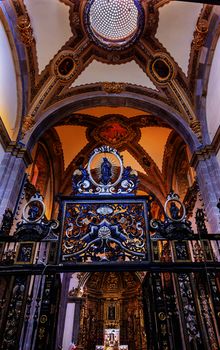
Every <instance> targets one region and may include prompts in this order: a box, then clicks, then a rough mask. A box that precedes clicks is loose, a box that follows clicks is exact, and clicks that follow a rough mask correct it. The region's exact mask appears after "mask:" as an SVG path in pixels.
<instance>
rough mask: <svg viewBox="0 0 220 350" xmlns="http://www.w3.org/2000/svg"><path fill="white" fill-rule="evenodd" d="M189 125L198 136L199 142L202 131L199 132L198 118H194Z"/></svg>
mask: <svg viewBox="0 0 220 350" xmlns="http://www.w3.org/2000/svg"><path fill="white" fill-rule="evenodd" d="M190 127H191V129H192V131H193V132H194V133H195V134H196V136H197V137H198V139H199V141H200V142H201V141H202V133H201V126H200V122H199V121H198V120H194V121H192V122H191V123H190Z"/></svg>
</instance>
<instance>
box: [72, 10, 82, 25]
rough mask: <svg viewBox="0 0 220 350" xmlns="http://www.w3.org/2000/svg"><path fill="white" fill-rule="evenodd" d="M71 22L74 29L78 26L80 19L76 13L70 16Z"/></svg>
mask: <svg viewBox="0 0 220 350" xmlns="http://www.w3.org/2000/svg"><path fill="white" fill-rule="evenodd" d="M71 22H72V23H73V25H74V26H75V27H77V26H79V25H80V17H79V13H78V12H73V13H72V15H71Z"/></svg>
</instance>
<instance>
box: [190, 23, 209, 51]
mask: <svg viewBox="0 0 220 350" xmlns="http://www.w3.org/2000/svg"><path fill="white" fill-rule="evenodd" d="M207 33H208V21H207V20H206V19H199V20H198V22H197V25H196V30H195V32H194V39H193V46H194V48H195V49H196V50H199V49H200V48H201V47H202V46H203V45H204V41H205V38H206V35H207Z"/></svg>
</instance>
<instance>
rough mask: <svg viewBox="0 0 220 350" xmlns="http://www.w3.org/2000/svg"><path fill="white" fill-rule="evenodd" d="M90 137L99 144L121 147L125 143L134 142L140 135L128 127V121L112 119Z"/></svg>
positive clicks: (98, 127) (93, 131) (106, 121)
mask: <svg viewBox="0 0 220 350" xmlns="http://www.w3.org/2000/svg"><path fill="white" fill-rule="evenodd" d="M90 136H91V137H92V138H94V139H95V140H96V141H98V142H101V143H106V144H108V145H112V146H114V147H116V146H117V147H120V146H121V145H123V144H124V143H126V144H127V143H128V142H131V141H133V140H134V138H135V137H136V136H138V133H137V132H136V131H134V130H133V129H132V128H131V127H130V126H129V125H128V123H127V121H126V120H122V121H120V120H118V119H116V118H114V117H113V118H112V117H110V118H108V119H107V120H105V121H104V122H103V123H102V124H101V125H99V126H97V127H96V128H95V129H92V131H91V133H90Z"/></svg>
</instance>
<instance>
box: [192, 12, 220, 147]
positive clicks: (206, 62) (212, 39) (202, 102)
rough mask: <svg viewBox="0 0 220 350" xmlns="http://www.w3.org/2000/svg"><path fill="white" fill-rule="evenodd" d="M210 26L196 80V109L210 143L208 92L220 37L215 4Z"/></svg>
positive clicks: (206, 140) (207, 142) (219, 22)
mask: <svg viewBox="0 0 220 350" xmlns="http://www.w3.org/2000/svg"><path fill="white" fill-rule="evenodd" d="M209 27H210V28H212V30H209V31H208V34H207V37H206V41H205V44H204V46H203V47H202V48H201V52H202V50H203V54H200V60H199V67H200V69H199V70H198V72H199V76H197V77H196V80H195V95H196V96H195V97H196V98H195V102H196V104H195V109H196V114H197V116H198V118H199V119H200V123H201V129H202V134H203V142H204V144H210V141H211V140H210V136H209V130H208V123H209V120H208V118H207V109H206V108H207V93H208V83H209V78H210V72H211V66H212V61H213V58H214V54H215V49H216V46H217V43H218V40H219V38H220V8H219V6H214V9H213V13H212V17H211V20H210V24H209Z"/></svg>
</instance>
